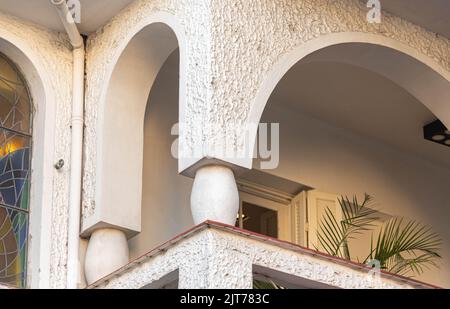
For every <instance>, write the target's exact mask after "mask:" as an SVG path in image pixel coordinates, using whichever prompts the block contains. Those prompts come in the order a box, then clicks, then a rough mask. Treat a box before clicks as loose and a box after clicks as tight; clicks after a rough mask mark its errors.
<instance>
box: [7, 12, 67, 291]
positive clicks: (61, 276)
mask: <svg viewBox="0 0 450 309" xmlns="http://www.w3.org/2000/svg"><path fill="white" fill-rule="evenodd" d="M0 29H1V30H0V39H5V40H7V41H9V42H10V43H11V44H12V45H15V46H16V47H17V48H18V49H20V50H21V52H22V53H23V54H25V56H26V57H27V58H30V61H31V62H33V64H34V65H35V66H36V72H37V74H39V76H25V78H26V79H27V78H29V79H39V80H40V81H41V82H42V83H44V84H45V85H44V86H45V87H44V88H46V89H50V90H51V91H49V92H46V93H45V96H46V102H39V100H37V99H36V98H34V102H33V103H34V108H35V112H36V113H45V111H44V109H46V108H52V109H54V113H53V116H54V119H45V125H43V126H44V127H45V130H46V132H48V130H50V131H52V133H53V134H51V135H53V138H54V140H53V141H49V140H46V141H45V143H46V144H45V145H44V148H43V149H36V148H35V149H33V164H34V163H36V164H37V161H39V160H42V158H43V157H45V160H50V164H51V162H55V161H56V159H58V160H59V159H63V160H64V161H65V162H70V115H71V108H70V106H71V83H72V53H71V49H70V44H69V42H68V40H67V39H66V36H65V35H63V34H58V33H56V32H52V31H49V30H46V29H43V28H41V27H38V26H36V25H33V24H30V23H27V22H24V21H22V20H19V19H16V18H13V17H10V16H6V15H3V14H1V13H0ZM32 95H33V89H32ZM51 102H53V103H51ZM50 104H53V105H54V106H50ZM46 105H47V106H46ZM35 120H36V119H35ZM34 125H35V128H34V132H33V134H34V138H35V139H36V138H38V135H39V138H41V136H42V135H44V132H42V131H40V130H39V129H40V126H41V125H42V124H36V123H34ZM45 134H47V133H45ZM49 149H50V150H51V151H53V152H54V153H51V154H48V153H46V154H45V155H44V152H45V151H46V150H47V151H49ZM47 163H49V162H47ZM40 165H44V167H46V168H47V167H48V164H42V163H40ZM50 166H51V165H50ZM67 166H68V165H66V166H65V167H64V168H63V169H62V170H61V171H56V170H55V169H53V168H51V170H49V169H47V170H46V171H45V172H44V173H45V175H47V176H49V177H51V179H50V180H49V183H50V184H51V188H44V192H45V194H46V195H47V197H49V198H51V211H50V213H51V214H50V215H51V220H50V222H51V226H50V228H48V227H47V226H45V227H42V226H41V222H36V221H35V220H33V213H36V212H39V211H40V210H37V209H36V207H42V208H44V207H48V206H49V205H40V203H41V200H40V201H37V200H36V196H31V221H32V224H38V225H39V227H40V229H41V230H42V231H48V232H49V233H50V235H48V236H49V237H46V235H44V237H41V236H42V235H40V236H38V235H31V236H32V238H31V239H30V241H31V242H34V241H36V240H37V238H38V237H40V238H41V239H47V240H48V241H49V242H50V243H40V246H41V247H44V248H49V249H50V251H51V252H50V256H49V261H48V263H49V265H47V267H49V272H50V274H47V273H46V271H45V270H44V269H40V270H39V273H40V274H39V276H49V278H48V279H47V280H44V281H45V282H47V283H48V284H49V287H53V288H57V287H58V288H61V287H64V286H65V278H66V260H67V223H68V210H67V206H68V183H69V169H68V168H67ZM34 169H35V168H33V173H34V172H35V171H34ZM32 175H33V174H32ZM38 182H39V183H38ZM42 182H45V183H47V179H37V178H32V182H31V186H32V192H33V184H34V185H35V186H37V185H40V183H42ZM33 208H34V209H33ZM44 220H45V218H44ZM42 222H44V221H42ZM33 236H34V238H33ZM35 238H36V239H35ZM46 242H47V241H46ZM32 262H33V261H31V263H32ZM31 266H32V267H33V265H31ZM35 280H36V278H32V281H33V282H35ZM44 284H45V283H44Z"/></svg>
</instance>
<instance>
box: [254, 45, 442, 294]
mask: <svg viewBox="0 0 450 309" xmlns="http://www.w3.org/2000/svg"><path fill="white" fill-rule="evenodd" d="M448 102H450V83H449V81H447V80H446V79H445V78H443V76H441V75H440V74H438V73H437V72H435V71H434V70H432V69H431V68H430V67H428V66H427V65H424V64H423V63H421V62H420V61H418V60H416V59H414V58H412V57H410V56H407V55H405V54H403V53H401V52H399V51H396V50H393V49H390V48H387V47H383V46H378V45H374V44H365V43H345V44H337V45H332V46H329V47H326V48H322V49H320V50H318V51H316V52H313V53H311V54H309V55H308V56H306V57H304V58H302V59H301V60H300V61H298V62H296V63H295V64H294V65H293V66H292V67H291V68H289V70H288V71H287V72H285V74H284V75H283V77H282V78H281V79H280V80H278V81H276V86H275V88H274V90H273V92H272V93H271V94H270V97H269V99H268V100H267V101H266V102H264V103H263V104H265V109H264V112H263V113H262V116H261V119H260V122H261V123H279V126H280V133H279V145H280V148H279V165H278V166H277V167H276V168H274V169H270V170H262V169H260V166H261V165H260V162H261V161H263V159H259V158H258V159H256V160H253V170H252V171H251V172H249V173H250V174H251V173H264V174H266V175H267V178H270V177H277V178H282V179H284V180H286V181H290V182H294V183H297V184H298V185H299V190H298V192H296V193H295V194H292V192H286V193H289V194H291V203H290V204H289V205H288V207H290V213H291V220H292V222H294V224H293V226H292V228H291V235H292V241H296V242H298V243H300V244H301V245H308V246H310V247H312V248H314V247H315V246H316V245H318V244H317V243H314V241H316V240H317V239H315V237H314V234H315V233H316V232H317V231H316V230H314V228H313V226H314V224H315V226H316V228H317V224H318V223H319V221H320V219H318V218H319V217H320V216H322V215H323V210H324V207H338V206H339V205H337V204H336V198H335V197H339V196H342V195H346V196H349V197H352V196H353V195H357V196H359V197H360V198H361V197H362V196H363V194H364V193H368V194H370V195H372V196H374V197H375V198H376V201H377V203H378V204H379V207H380V208H379V210H380V216H381V218H382V219H381V223H382V222H384V221H385V220H388V219H389V218H390V217H392V216H404V217H406V218H408V219H415V220H418V221H420V222H422V223H423V224H425V225H428V226H432V228H433V229H434V230H435V231H436V232H438V233H439V234H440V235H441V237H442V239H443V245H442V252H441V253H442V255H443V260H442V263H440V269H439V270H438V269H431V270H430V271H427V272H425V273H424V274H423V275H422V276H420V277H419V279H422V280H424V281H427V282H431V283H435V284H438V285H443V286H445V285H448V284H450V282H448V278H449V276H448V274H449V272H450V269H449V268H448V267H446V266H445V265H446V264H447V263H446V261H447V260H448V259H449V258H450V230H449V229H448V228H447V223H446V222H445V220H444V219H443V217H448V216H449V215H450V213H449V208H448V207H446V205H448V199H447V197H446V190H445V188H446V187H448V186H449V185H450V148H449V147H445V146H443V145H439V144H436V143H432V142H430V141H427V140H425V139H424V137H423V126H424V125H426V124H427V123H429V122H431V121H433V120H435V119H436V118H440V119H441V121H442V122H444V123H448V121H449V120H450V119H449V118H448V117H449V116H448V115H449V113H448V110H449V108H450V104H448ZM257 104H258V103H257ZM272 138H273V137H272ZM272 182H273V183H274V184H276V183H279V180H276V179H275V178H274V180H273V181H272ZM267 183H270V181H266V185H267ZM299 205H300V206H299ZM304 205H309V206H307V207H306V208H308V207H309V208H308V210H306V212H302V211H304V210H305V208H304ZM330 205H332V206H330ZM302 207H303V208H302ZM308 212H309V213H308ZM312 213H314V216H312ZM302 217H303V218H302ZM311 220H316V222H315V223H314V222H312V221H311ZM299 230H300V232H299ZM305 230H306V233H305ZM308 241H309V242H308ZM368 241H370V235H369V234H368V235H363V236H362V237H361V238H360V239H358V241H357V242H359V243H357V242H355V247H356V249H355V251H354V252H353V253H354V255H353V256H352V258H354V259H355V260H356V259H357V258H360V259H361V258H362V259H364V258H365V257H362V256H360V253H361V254H362V252H364V250H363V249H361V250H359V246H360V245H361V246H362V245H365V244H366V243H367V242H368ZM444 274H445V275H444Z"/></svg>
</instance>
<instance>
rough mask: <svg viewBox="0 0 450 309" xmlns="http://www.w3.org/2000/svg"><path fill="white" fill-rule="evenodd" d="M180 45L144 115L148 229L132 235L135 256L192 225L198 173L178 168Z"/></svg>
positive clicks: (144, 225) (145, 219)
mask: <svg viewBox="0 0 450 309" xmlns="http://www.w3.org/2000/svg"><path fill="white" fill-rule="evenodd" d="M179 53H180V52H179V50H178V49H177V50H175V51H174V52H172V54H171V55H170V56H169V57H168V58H167V60H166V61H165V62H164V64H163V66H162V67H161V69H160V70H159V72H158V75H157V76H156V79H155V82H154V84H153V86H152V89H151V91H150V94H149V96H148V101H147V108H146V112H145V120H144V136H143V144H144V155H143V162H144V163H143V172H142V229H141V233H140V234H138V235H137V236H135V237H134V238H132V239H130V241H129V246H130V258H131V259H133V258H136V257H139V256H141V255H142V254H144V253H146V252H148V251H149V250H150V249H151V248H154V247H156V246H157V245H160V244H161V243H164V242H165V241H167V239H170V238H172V237H174V236H175V235H178V234H180V233H182V232H183V231H185V230H187V229H188V228H190V227H192V225H193V221H192V215H191V211H190V203H189V197H190V192H191V188H192V179H191V178H188V177H185V176H182V175H180V174H178V160H177V157H176V155H177V154H176V152H177V136H176V135H172V133H174V132H176V131H175V130H174V129H175V128H176V124H177V123H178V119H179V104H178V98H179V88H178V85H179V56H180V55H179Z"/></svg>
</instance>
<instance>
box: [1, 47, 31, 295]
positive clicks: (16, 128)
mask: <svg viewBox="0 0 450 309" xmlns="http://www.w3.org/2000/svg"><path fill="white" fill-rule="evenodd" d="M31 107H32V104H31V98H30V94H29V91H28V88H27V86H26V83H25V81H24V79H23V77H22V75H21V74H20V72H19V71H18V69H17V67H16V66H15V65H14V64H13V63H12V62H11V61H10V60H9V59H8V58H6V56H4V55H3V54H1V53H0V283H6V284H9V285H14V286H17V287H24V286H25V281H26V265H27V244H28V222H29V190H30V188H29V182H30V171H31V169H30V160H31V133H32V132H31V121H32V109H31Z"/></svg>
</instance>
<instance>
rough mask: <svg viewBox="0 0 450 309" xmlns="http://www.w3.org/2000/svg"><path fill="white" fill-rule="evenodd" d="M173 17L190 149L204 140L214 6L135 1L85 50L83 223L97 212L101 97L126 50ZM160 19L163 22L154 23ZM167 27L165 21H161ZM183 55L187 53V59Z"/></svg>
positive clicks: (172, 0) (188, 0)
mask: <svg viewBox="0 0 450 309" xmlns="http://www.w3.org/2000/svg"><path fill="white" fill-rule="evenodd" d="M161 12H163V13H166V14H170V15H171V16H173V17H174V18H175V19H176V20H177V21H178V23H179V24H180V26H181V29H178V30H180V31H181V33H177V35H180V36H184V38H180V37H178V40H179V41H180V42H179V43H180V44H183V45H184V46H182V54H181V58H182V59H183V61H184V68H183V70H185V71H184V72H185V84H184V87H185V89H186V90H185V92H186V93H185V96H184V97H185V100H184V101H185V102H184V111H185V113H184V117H183V115H181V116H180V118H182V120H183V121H184V123H185V124H186V130H187V132H186V133H187V134H186V135H185V139H186V144H187V145H193V144H194V143H195V141H198V140H201V138H202V136H201V135H200V134H199V133H198V130H195V128H198V127H199V124H201V123H202V117H203V115H204V113H203V111H205V110H206V103H207V101H208V100H207V95H208V93H209V90H208V89H209V88H210V86H209V82H208V80H209V67H210V64H209V63H210V41H211V40H210V32H209V31H210V29H211V26H210V18H211V16H210V14H209V12H210V1H206V0H200V1H199V0H185V1H178V0H157V1H144V0H137V1H135V2H133V3H132V4H131V5H130V6H129V7H127V8H126V9H125V10H123V11H122V12H121V13H120V14H118V15H117V16H116V17H115V18H114V19H113V20H112V21H111V22H110V23H109V24H108V25H106V26H105V27H104V28H102V29H100V30H99V31H97V32H96V33H95V34H93V35H91V36H90V37H89V40H88V44H87V80H86V87H87V92H86V130H85V172H84V185H83V217H84V218H87V217H90V216H91V215H92V214H93V213H94V211H95V187H96V176H97V175H96V160H97V157H96V156H97V148H96V147H97V141H98V138H99V136H98V135H97V132H98V130H97V129H98V122H97V121H98V118H99V117H98V112H99V110H100V109H99V105H100V104H101V103H99V102H102V99H103V98H102V95H104V94H102V91H104V89H105V88H106V87H107V85H108V83H109V79H110V76H111V72H112V70H113V68H114V65H115V63H116V62H117V59H118V57H119V56H120V54H121V53H122V51H123V50H124V48H125V47H126V44H127V43H128V42H129V41H130V40H131V39H132V38H133V37H134V35H135V34H136V33H137V32H139V31H140V30H141V29H143V28H145V26H147V25H149V24H150V23H151V22H153V20H154V19H155V16H156V15H157V14H159V13H161ZM156 19H159V18H158V17H156ZM161 21H162V22H165V21H164V18H163V19H162V20H161ZM183 50H184V53H183Z"/></svg>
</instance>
